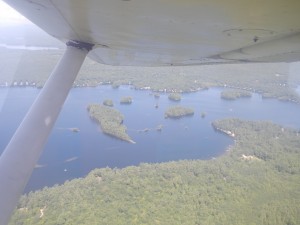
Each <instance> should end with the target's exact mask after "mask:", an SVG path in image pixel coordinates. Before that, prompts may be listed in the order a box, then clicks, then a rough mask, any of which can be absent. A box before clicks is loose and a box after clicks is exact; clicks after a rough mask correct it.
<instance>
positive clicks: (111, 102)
mask: <svg viewBox="0 0 300 225" xmlns="http://www.w3.org/2000/svg"><path fill="white" fill-rule="evenodd" d="M103 105H105V106H110V107H113V106H114V102H113V101H112V100H111V99H105V100H104V101H103Z"/></svg>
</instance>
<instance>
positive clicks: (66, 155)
mask: <svg viewBox="0 0 300 225" xmlns="http://www.w3.org/2000/svg"><path fill="white" fill-rule="evenodd" d="M221 91H222V89H221V88H212V89H209V90H204V91H199V92H194V93H185V94H182V100H181V101H180V102H173V101H170V100H169V99H168V94H167V93H160V97H159V98H155V97H154V96H153V94H152V92H151V91H146V90H143V91H140V90H135V89H133V88H132V87H131V86H120V87H119V88H118V89H113V88H112V87H111V86H105V85H104V86H99V87H93V88H92V87H85V88H73V89H72V90H71V92H70V94H69V96H68V98H67V100H66V102H65V105H64V107H63V109H62V112H61V114H60V116H59V118H58V120H57V122H56V124H55V126H54V129H53V131H52V133H51V135H50V137H49V140H48V142H47V144H46V146H45V149H44V152H43V154H42V155H41V157H40V160H39V162H38V165H39V166H38V168H36V169H35V170H34V172H33V174H32V177H31V179H30V181H29V183H28V185H27V187H26V189H25V192H29V191H33V190H37V189H40V188H43V187H44V186H53V185H54V184H56V183H57V184H61V183H64V182H65V181H66V180H70V179H73V178H78V177H83V176H85V175H86V174H87V173H88V172H90V171H91V170H92V169H94V168H101V167H111V168H114V167H118V168H122V167H126V166H132V165H139V164H140V163H158V162H166V161H176V160H182V159H211V158H213V157H218V156H219V155H221V154H223V153H224V151H225V150H226V149H227V147H228V146H229V145H231V144H233V140H232V139H231V138H230V137H228V136H226V135H224V134H222V133H220V132H217V131H215V130H214V129H213V127H212V126H211V122H212V121H214V120H216V119H223V118H230V117H237V118H240V119H246V120H268V121H272V122H274V123H278V124H281V125H284V126H289V127H293V128H296V129H299V128H300V119H299V116H298V114H299V112H300V105H297V104H294V103H289V102H280V101H278V100H275V99H262V98H261V96H260V95H258V94H253V95H252V97H251V98H243V99H238V100H235V101H226V100H222V99H221V98H220V92H221ZM38 93H39V89H36V88H30V87H26V88H25V87H24V88H21V87H15V88H1V89H0V106H1V116H0V124H1V126H0V132H1V140H0V147H1V150H0V151H2V150H3V149H4V148H5V146H6V145H7V143H8V141H9V140H10V138H11V136H12V135H13V133H14V131H15V129H16V128H17V126H18V124H19V123H20V122H21V120H22V118H23V116H24V115H25V113H26V112H27V110H28V108H29V106H30V105H31V104H32V102H33V101H34V99H35V97H36V96H37V94H38ZM123 96H131V97H132V98H133V103H132V104H131V105H122V104H120V103H119V102H120V99H121V98H122V97H123ZM105 99H112V100H113V102H114V108H116V109H118V110H119V111H120V112H121V113H122V114H124V116H125V120H124V124H125V125H126V126H127V129H128V134H129V135H130V136H131V137H132V139H133V140H134V141H135V142H136V144H130V143H127V142H123V141H120V140H118V139H115V138H113V137H110V136H107V135H104V134H103V133H102V132H101V129H100V128H99V126H98V125H97V124H96V123H95V122H94V121H93V120H91V119H90V118H89V115H88V112H87V110H86V108H87V106H88V104H90V103H99V104H101V103H102V102H103V100H105ZM156 105H158V108H156V107H155V106H156ZM172 105H181V106H187V107H191V108H193V109H194V111H195V114H194V116H192V117H186V118H181V119H177V120H174V119H165V118H164V112H165V110H166V109H167V108H168V107H169V106H172ZM202 112H205V114H206V116H205V117H204V118H202V117H201V113H202ZM158 125H163V129H162V131H161V132H159V131H157V130H156V129H155V128H156V127H157V126H158ZM70 128H78V129H79V132H72V131H71V129H70ZM146 128H148V129H150V130H149V131H148V132H139V130H143V129H146Z"/></svg>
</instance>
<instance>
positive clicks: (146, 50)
mask: <svg viewBox="0 0 300 225" xmlns="http://www.w3.org/2000/svg"><path fill="white" fill-rule="evenodd" d="M4 1H5V2H6V3H8V4H9V5H11V6H12V7H13V8H15V9H16V10H18V11H19V12H20V13H21V14H23V15H24V16H25V17H27V18H28V19H30V20H31V21H32V22H33V23H35V24H36V25H38V26H39V27H40V28H42V29H43V30H45V31H46V32H47V33H49V34H50V35H52V36H54V37H56V38H58V39H60V40H61V41H63V42H65V43H67V48H66V51H65V54H64V56H63V57H62V59H61V60H60V62H59V63H58V65H57V67H56V68H55V69H54V71H53V72H52V74H51V76H50V78H49V80H48V81H47V82H46V84H45V86H44V88H43V89H42V91H41V92H40V95H39V97H38V98H37V99H36V101H35V102H34V104H33V105H32V107H31V108H30V110H29V112H28V114H27V115H26V116H25V118H24V120H23V121H22V123H21V124H20V126H19V128H18V129H17V131H16V133H15V134H14V136H13V138H12V139H11V141H10V142H9V144H8V145H7V147H6V149H5V150H4V152H3V153H2V155H1V157H0V224H7V223H8V221H9V218H10V215H11V214H12V212H13V210H14V208H15V207H16V204H17V202H18V199H19V196H20V195H21V194H22V191H23V188H24V187H25V185H26V183H27V181H28V179H29V177H30V175H31V173H32V170H33V169H34V166H35V164H36V161H37V160H38V157H39V155H40V154H41V152H42V149H43V146H44V144H45V142H46V140H47V137H48V135H49V133H50V131H51V129H52V127H53V125H54V123H55V121H56V119H57V116H58V114H59V111H60V109H61V107H62V105H63V103H64V101H65V98H66V96H67V94H68V92H69V90H70V88H71V87H72V84H73V82H74V80H75V78H76V75H77V73H78V70H79V69H80V66H81V64H82V62H83V60H84V59H85V56H86V55H87V54H88V52H89V56H90V57H91V58H93V59H94V60H96V61H98V62H100V63H105V64H110V65H133V66H170V65H171V66H173V65H174V66H176V65H199V64H214V63H247V62H293V61H299V59H300V23H299V21H300V13H299V12H300V1H299V0H263V1H259V0H239V1H237V0H181V1H178V0H151V1H149V0H4Z"/></svg>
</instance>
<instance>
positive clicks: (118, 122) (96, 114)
mask: <svg viewBox="0 0 300 225" xmlns="http://www.w3.org/2000/svg"><path fill="white" fill-rule="evenodd" d="M87 109H88V111H89V115H90V117H91V118H92V119H94V120H96V121H97V123H99V124H100V126H101V129H102V131H103V133H105V134H108V135H111V136H113V137H116V138H118V139H121V140H123V141H128V142H130V143H135V142H134V141H133V140H132V139H131V138H130V137H129V135H128V134H127V133H126V130H127V128H126V126H125V125H123V119H124V116H123V115H122V114H121V113H120V112H119V111H117V110H116V109H113V108H111V107H108V106H104V105H99V104H90V105H89V106H88V107H87Z"/></svg>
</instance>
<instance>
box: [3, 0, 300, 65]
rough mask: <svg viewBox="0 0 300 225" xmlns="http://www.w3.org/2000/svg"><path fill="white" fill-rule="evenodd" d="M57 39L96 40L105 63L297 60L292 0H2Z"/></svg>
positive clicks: (299, 10) (299, 32) (97, 56)
mask: <svg viewBox="0 0 300 225" xmlns="http://www.w3.org/2000/svg"><path fill="white" fill-rule="evenodd" d="M5 2H7V3H8V4H9V5H11V6H12V7H14V8H15V9H17V10H18V11H19V12H20V13H22V14H23V15H24V16H26V17H27V18H28V19H30V20H31V21H32V22H33V23H35V24H36V25H38V26H39V27H41V28H42V29H43V30H45V31H46V32H47V33H49V34H50V35H52V36H54V37H56V38H58V39H60V40H62V41H64V42H65V41H67V40H77V41H82V42H87V43H92V44H95V47H94V49H93V50H92V51H91V52H90V54H89V56H90V57H91V58H93V59H94V60H96V61H98V62H100V63H104V64H110V65H134V66H164V65H196V64H213V63H239V62H293V61H299V59H300V1H299V0H264V1H258V0H239V1H236V0H181V1H178V0H151V1H149V0H5Z"/></svg>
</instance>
